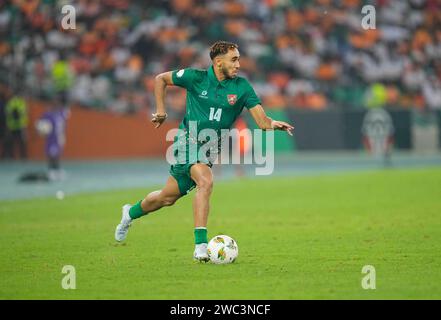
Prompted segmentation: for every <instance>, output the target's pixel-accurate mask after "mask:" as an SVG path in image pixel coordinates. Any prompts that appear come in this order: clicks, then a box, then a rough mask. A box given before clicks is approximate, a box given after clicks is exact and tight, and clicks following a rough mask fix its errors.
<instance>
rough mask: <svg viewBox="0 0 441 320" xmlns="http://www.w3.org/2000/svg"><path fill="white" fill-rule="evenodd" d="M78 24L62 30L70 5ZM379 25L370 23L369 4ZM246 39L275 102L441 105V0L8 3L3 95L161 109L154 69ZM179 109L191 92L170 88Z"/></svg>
mask: <svg viewBox="0 0 441 320" xmlns="http://www.w3.org/2000/svg"><path fill="white" fill-rule="evenodd" d="M66 4H70V5H72V6H74V7H75V8H76V29H75V30H63V29H62V28H61V19H62V18H63V14H62V13H61V8H62V6H63V5H66ZM368 4H370V5H374V6H375V8H376V29H374V30H364V29H362V27H361V21H362V18H363V14H362V13H361V9H362V7H363V5H368ZM218 39H223V40H229V41H233V42H236V43H238V44H239V49H240V52H241V55H242V56H241V68H242V75H243V76H245V77H247V78H248V79H250V80H251V82H252V83H253V85H254V87H255V89H256V91H257V93H258V94H259V95H260V97H261V98H262V101H263V104H264V106H265V107H266V108H304V109H313V110H322V109H326V108H366V107H376V106H396V107H399V108H415V109H418V110H422V111H426V110H433V109H441V1H438V0H408V1H400V0H378V1H361V0H341V1H340V0H339V1H334V0H295V1H294V0H261V1H257V0H240V1H239V0H227V1H218V0H171V1H163V0H149V1H135V0H132V1H128V0H127V1H125V0H73V1H55V0H12V1H6V2H5V1H0V83H1V90H0V96H1V98H0V99H1V100H2V102H0V103H3V104H5V103H7V101H8V99H10V98H11V96H12V92H13V91H16V93H17V91H20V94H22V95H26V96H27V97H36V98H40V99H51V98H53V97H54V96H56V95H58V94H60V93H62V94H63V95H66V96H67V97H68V98H69V101H70V102H71V103H74V104H78V105H81V106H83V107H88V108H95V109H99V110H109V111H112V112H118V113H135V112H140V111H141V112H146V113H150V112H151V111H153V108H154V104H153V99H154V97H153V83H154V76H155V75H156V74H158V73H160V72H163V71H167V70H173V69H177V68H182V67H190V66H192V67H196V68H206V67H208V66H209V64H210V60H209V55H208V47H209V45H210V44H211V43H213V42H214V41H215V40H218ZM167 99H168V108H169V111H170V115H171V116H172V117H176V118H177V117H180V115H181V113H182V112H183V110H184V107H185V92H184V91H183V90H178V89H176V90H174V89H172V90H170V91H169V95H168V97H167Z"/></svg>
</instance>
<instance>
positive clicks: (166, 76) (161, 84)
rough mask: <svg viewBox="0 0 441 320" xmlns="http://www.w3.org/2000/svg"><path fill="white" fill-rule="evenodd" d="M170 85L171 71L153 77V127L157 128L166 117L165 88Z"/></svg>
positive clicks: (171, 81)
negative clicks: (154, 105)
mask: <svg viewBox="0 0 441 320" xmlns="http://www.w3.org/2000/svg"><path fill="white" fill-rule="evenodd" d="M172 85H173V78H172V71H168V72H164V73H161V74H158V75H157V76H156V77H155V102H156V113H154V114H152V116H153V118H152V122H153V123H154V124H155V128H159V127H160V126H161V124H162V123H163V122H164V121H165V119H167V113H166V112H165V88H166V87H167V86H172Z"/></svg>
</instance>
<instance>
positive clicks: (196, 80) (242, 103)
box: [115, 41, 294, 261]
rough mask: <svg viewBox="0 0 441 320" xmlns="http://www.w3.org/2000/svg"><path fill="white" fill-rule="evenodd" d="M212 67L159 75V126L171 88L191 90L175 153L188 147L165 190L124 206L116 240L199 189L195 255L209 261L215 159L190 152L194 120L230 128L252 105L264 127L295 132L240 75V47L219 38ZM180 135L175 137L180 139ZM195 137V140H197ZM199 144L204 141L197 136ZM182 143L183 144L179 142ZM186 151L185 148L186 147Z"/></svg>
mask: <svg viewBox="0 0 441 320" xmlns="http://www.w3.org/2000/svg"><path fill="white" fill-rule="evenodd" d="M210 58H211V60H212V63H213V64H212V66H211V67H210V68H209V69H208V70H196V69H191V68H188V69H181V70H175V71H169V72H164V73H161V74H159V75H157V76H156V78H155V101H156V113H154V114H153V118H152V122H153V124H155V127H156V128H159V127H160V126H161V125H162V123H164V121H165V120H166V118H167V113H166V110H165V105H164V97H165V92H166V87H167V86H172V85H175V86H180V87H183V88H185V89H186V90H187V100H186V113H185V116H184V119H183V120H182V122H181V124H180V126H179V128H180V129H181V130H183V132H184V133H185V137H184V140H183V141H184V142H185V143H184V144H185V145H182V143H181V144H179V143H178V148H176V152H175V156H176V155H177V153H178V151H179V150H178V149H180V148H181V147H186V148H183V149H184V150H186V151H185V152H186V156H185V161H184V163H182V161H179V163H177V164H173V165H171V167H170V176H169V178H168V180H167V182H166V184H165V186H164V188H163V189H161V190H157V191H153V192H151V193H149V194H148V195H147V196H146V197H145V198H144V199H143V200H140V201H139V202H138V203H136V204H135V205H133V206H131V205H128V204H127V205H124V206H123V208H122V219H121V222H120V224H118V226H117V227H116V230H115V239H116V240H117V241H123V240H124V239H125V238H126V236H127V232H128V230H129V227H130V225H131V223H132V221H133V220H135V219H138V218H140V217H142V216H144V215H147V214H149V213H151V212H153V211H156V210H158V209H160V208H162V207H164V206H171V205H173V204H174V203H175V202H176V201H177V200H178V199H179V198H181V197H182V196H184V195H186V194H187V193H189V192H190V191H191V190H192V189H194V188H196V194H195V197H194V200H193V218H194V236H195V250H194V254H193V257H194V259H196V260H199V261H208V254H207V243H208V238H207V218H208V212H209V206H210V195H211V193H212V189H213V174H212V171H211V167H212V162H211V161H210V160H207V159H205V158H204V159H202V158H199V157H197V156H196V157H194V156H192V155H191V154H190V152H189V151H188V150H189V149H190V147H189V145H190V143H193V142H194V137H191V134H190V133H191V123H192V122H193V123H196V124H197V131H198V132H200V131H201V130H203V129H207V128H208V129H213V130H215V131H216V132H219V131H220V130H221V129H230V128H231V127H232V125H233V123H234V121H235V120H236V118H237V117H238V116H239V115H240V113H241V112H242V110H243V108H247V109H248V110H249V112H250V113H251V116H252V117H253V119H254V120H255V121H256V123H257V125H258V127H259V128H261V129H263V130H271V129H272V130H283V131H286V132H287V133H288V134H290V135H292V132H291V131H292V130H293V129H294V127H293V126H291V125H290V124H288V123H286V122H283V121H276V120H273V119H271V118H269V117H268V116H267V115H266V114H265V111H264V110H263V108H262V106H261V101H260V100H259V98H258V97H257V95H256V93H255V92H254V90H253V88H252V87H251V85H250V84H249V82H248V81H247V80H246V79H244V78H242V77H239V76H238V72H239V68H240V62H239V61H240V54H239V50H238V46H237V45H236V44H234V43H230V42H226V41H218V42H216V43H214V44H213V45H212V46H211V47H210ZM179 138H180V137H178V135H177V136H176V137H175V143H176V142H177V140H178V139H179ZM192 139H193V140H192ZM196 144H197V146H198V147H200V145H201V144H202V143H201V142H199V141H198V139H196ZM179 145H180V146H179ZM181 149H182V148H181Z"/></svg>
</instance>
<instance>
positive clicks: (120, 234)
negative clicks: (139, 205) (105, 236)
mask: <svg viewBox="0 0 441 320" xmlns="http://www.w3.org/2000/svg"><path fill="white" fill-rule="evenodd" d="M131 207H132V206H131V205H130V204H126V205H125V206H123V207H122V218H121V223H120V224H119V225H117V226H116V230H115V240H116V241H119V242H120V241H123V240H124V239H125V238H126V237H127V233H128V232H129V228H130V226H131V225H132V218H130V216H129V210H130V208H131Z"/></svg>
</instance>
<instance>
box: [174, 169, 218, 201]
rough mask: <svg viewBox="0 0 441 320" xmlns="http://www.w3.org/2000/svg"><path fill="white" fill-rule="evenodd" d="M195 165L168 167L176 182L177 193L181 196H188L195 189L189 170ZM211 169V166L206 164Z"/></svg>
mask: <svg viewBox="0 0 441 320" xmlns="http://www.w3.org/2000/svg"><path fill="white" fill-rule="evenodd" d="M194 164H195V163H184V164H174V165H171V166H170V174H171V175H172V177H173V178H175V179H176V181H177V182H178V187H179V191H180V192H181V195H182V196H185V195H186V194H188V193H189V192H190V191H191V190H193V189H194V188H195V187H196V182H194V180H193V179H192V178H191V175H190V169H191V166H192V165H194ZM207 165H208V166H209V167H210V168H211V167H212V166H213V165H212V164H211V163H207Z"/></svg>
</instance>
